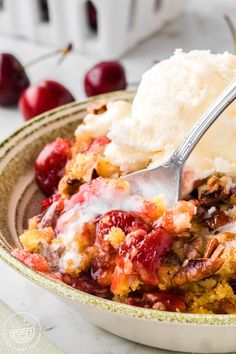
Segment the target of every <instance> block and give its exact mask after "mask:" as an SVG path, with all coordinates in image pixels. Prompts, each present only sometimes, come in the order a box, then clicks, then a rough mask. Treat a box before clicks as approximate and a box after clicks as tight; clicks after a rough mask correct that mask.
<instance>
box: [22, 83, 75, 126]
mask: <svg viewBox="0 0 236 354" xmlns="http://www.w3.org/2000/svg"><path fill="white" fill-rule="evenodd" d="M74 100H75V99H74V97H73V96H72V94H71V93H70V91H68V89H67V88H66V87H65V86H63V85H62V84H60V83H59V82H56V81H52V80H45V81H42V82H40V83H39V84H37V85H32V86H30V87H28V88H27V89H26V90H25V91H24V92H23V93H22V95H21V97H20V101H19V109H20V111H21V113H22V115H23V117H24V119H25V120H29V119H31V118H33V117H35V116H37V115H38V114H41V113H44V112H46V111H48V110H50V109H53V108H55V107H58V106H61V105H63V104H66V103H70V102H73V101H74Z"/></svg>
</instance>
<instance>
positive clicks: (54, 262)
mask: <svg viewBox="0 0 236 354" xmlns="http://www.w3.org/2000/svg"><path fill="white" fill-rule="evenodd" d="M63 251H64V247H63V246H62V245H59V246H58V248H57V250H56V251H52V248H51V246H50V245H49V244H48V243H47V242H46V241H45V240H41V241H40V243H39V253H40V254H42V255H43V256H44V257H45V258H46V260H47V263H48V267H49V269H50V270H57V269H58V267H59V260H60V256H61V255H62V253H63Z"/></svg>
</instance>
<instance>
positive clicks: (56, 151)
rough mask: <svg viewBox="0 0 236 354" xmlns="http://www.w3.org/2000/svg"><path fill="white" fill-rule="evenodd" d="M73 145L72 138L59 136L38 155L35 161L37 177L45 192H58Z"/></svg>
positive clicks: (47, 193) (40, 186)
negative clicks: (64, 138)
mask: <svg viewBox="0 0 236 354" xmlns="http://www.w3.org/2000/svg"><path fill="white" fill-rule="evenodd" d="M71 146H72V142H71V141H70V140H63V139H61V138H57V139H56V140H55V141H53V142H52V143H49V144H47V145H46V146H45V147H44V148H43V150H42V151H41V152H40V154H39V155H38V157H37V159H36V161H35V179H36V182H37V184H38V186H39V188H40V189H41V190H42V192H43V193H44V194H46V195H51V194H53V193H54V192H56V190H57V186H58V183H59V181H60V179H61V177H62V175H63V172H64V168H65V165H66V162H67V160H68V159H69V158H70V154H71V152H70V148H71Z"/></svg>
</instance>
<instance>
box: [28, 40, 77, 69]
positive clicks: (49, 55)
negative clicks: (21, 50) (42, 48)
mask: <svg viewBox="0 0 236 354" xmlns="http://www.w3.org/2000/svg"><path fill="white" fill-rule="evenodd" d="M72 50H73V44H72V43H68V44H67V45H66V46H65V47H63V48H59V49H56V50H53V51H52V52H49V53H46V54H43V55H40V56H39V57H37V58H35V59H32V60H30V61H29V62H28V63H26V64H25V65H24V68H25V69H28V68H29V67H30V66H33V65H35V64H38V63H40V62H41V61H43V60H46V59H49V58H52V57H55V56H56V55H58V54H60V57H59V60H58V64H61V63H62V61H63V60H64V58H65V57H66V56H67V54H69V53H70V52H71V51H72Z"/></svg>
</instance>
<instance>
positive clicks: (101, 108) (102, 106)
mask: <svg viewBox="0 0 236 354" xmlns="http://www.w3.org/2000/svg"><path fill="white" fill-rule="evenodd" d="M106 111H107V105H106V103H104V102H102V101H100V102H94V103H93V104H91V105H90V106H89V107H88V108H87V112H88V113H92V114H96V115H97V114H102V113H104V112H106Z"/></svg>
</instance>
